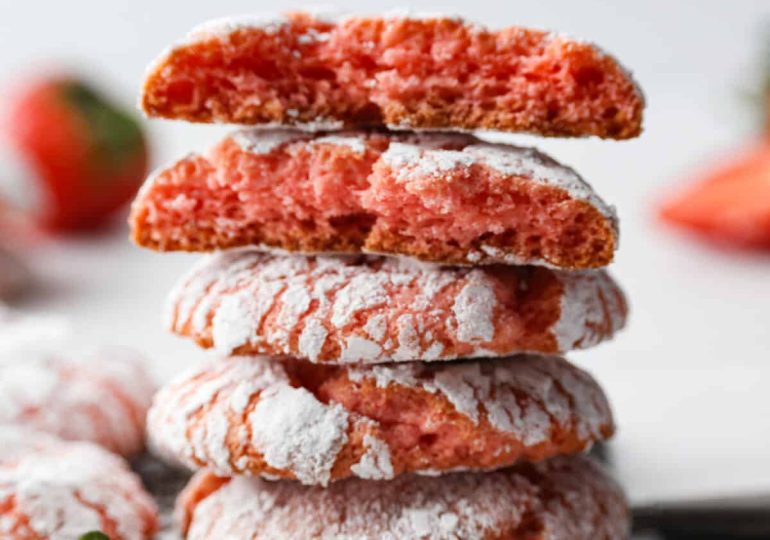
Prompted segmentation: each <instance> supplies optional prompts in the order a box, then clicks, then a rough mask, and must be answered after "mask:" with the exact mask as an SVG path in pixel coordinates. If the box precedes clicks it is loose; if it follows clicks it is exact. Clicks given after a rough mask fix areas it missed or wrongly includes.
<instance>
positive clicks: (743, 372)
mask: <svg viewBox="0 0 770 540" xmlns="http://www.w3.org/2000/svg"><path fill="white" fill-rule="evenodd" d="M260 4H262V6H264V7H260ZM341 4H342V5H343V6H344V5H346V4H347V5H349V6H353V7H354V8H355V9H358V10H362V9H371V10H375V9H377V8H378V7H379V8H380V9H382V8H383V7H386V6H389V4H388V3H387V2H384V1H383V2H377V1H365V2H355V3H354V2H341ZM445 4H446V3H445ZM179 5H180V4H178V3H176V2H169V3H161V2H152V3H151V2H149V0H134V1H131V2H129V1H124V2H95V1H85V0H82V1H81V0H78V1H75V0H71V1H69V2H66V3H55V4H54V3H43V2H39V1H27V2H23V3H22V2H14V3H10V2H2V1H0V36H2V37H0V41H2V42H3V43H4V44H6V40H8V42H7V43H14V47H13V48H12V52H9V48H8V47H4V49H6V50H5V52H3V53H2V56H0V79H2V78H5V79H6V80H7V78H8V77H10V76H12V75H13V74H14V73H15V72H16V71H17V70H18V69H19V68H24V67H26V66H27V64H28V62H29V61H31V60H34V59H37V58H41V57H49V56H53V57H58V58H80V59H81V61H82V62H83V65H84V66H87V67H86V71H92V72H94V73H98V74H99V78H101V79H102V80H103V81H104V83H105V84H108V85H110V86H111V87H112V88H114V89H117V91H116V92H115V94H116V95H117V96H118V97H123V98H125V99H126V100H132V99H134V94H135V93H136V87H137V85H138V81H139V80H140V78H141V74H142V71H143V66H144V64H145V63H146V62H147V61H149V60H150V59H151V58H152V57H153V55H154V54H156V53H157V52H159V51H160V50H161V49H162V48H163V47H164V46H165V45H166V44H167V43H168V42H170V41H171V40H173V39H175V38H177V37H179V36H180V35H181V34H182V32H183V31H184V30H185V29H187V28H188V27H189V26H190V25H191V24H193V23H195V22H199V21H200V20H203V19H205V18H207V17H209V16H213V15H222V14H229V13H240V12H248V11H254V10H255V9H269V8H270V7H271V6H270V5H269V4H267V3H265V2H262V3H260V2H259V1H256V2H255V1H251V2H247V1H245V0H244V1H237V2H227V1H220V2H217V3H210V2H206V3H202V2H201V3H195V2H193V3H188V4H185V5H186V11H184V12H180V11H179ZM411 5H415V6H417V7H419V8H421V9H424V10H433V11H435V10H436V9H437V5H436V4H434V3H429V2H419V3H415V2H413V3H412V4H411ZM449 5H450V8H453V9H450V11H455V12H464V13H468V12H469V9H470V8H469V7H468V6H467V5H465V6H464V4H463V3H460V2H456V3H454V5H452V4H451V3H450V4H449ZM499 5H500V3H497V2H492V1H491V0H489V1H488V0H483V1H481V0H477V1H476V2H474V4H473V9H472V10H471V11H470V13H469V15H470V16H472V17H474V18H475V19H477V20H480V21H494V22H495V24H496V25H503V24H514V23H522V24H531V25H535V26H541V27H552V28H556V29H560V30H563V31H566V32H568V33H570V34H575V35H580V36H589V37H591V38H592V39H594V40H596V41H598V42H600V43H602V44H603V45H605V46H606V47H607V48H608V49H609V50H611V51H613V52H614V53H616V54H617V55H618V56H620V57H622V58H623V60H624V62H625V63H626V64H628V65H629V66H631V67H633V68H634V71H635V73H636V74H637V76H638V78H639V80H640V81H641V83H642V86H643V87H644V89H645V91H646V93H647V96H648V98H649V108H648V112H647V116H646V120H645V124H646V131H645V133H644V135H643V137H642V138H640V139H638V140H636V141H631V142H624V143H612V142H601V141H596V140H585V141H584V140H580V141H555V140H548V141H544V142H540V141H537V144H539V145H540V146H541V147H542V148H544V149H545V150H547V151H549V152H550V153H551V154H552V155H554V156H555V157H556V158H557V159H559V160H561V161H563V162H565V163H568V164H571V165H573V166H574V167H575V168H576V169H578V170H579V171H580V172H581V173H582V174H583V175H584V176H585V178H586V179H588V180H589V181H590V182H591V183H592V184H593V185H594V186H595V187H596V189H597V190H598V191H599V192H600V194H602V195H603V196H604V197H605V198H606V199H607V200H608V201H610V202H612V203H614V204H615V205H617V207H618V211H619V213H620V216H621V230H622V242H621V249H620V252H619V255H618V258H617V262H616V263H615V264H614V265H613V268H612V271H613V273H614V275H615V276H616V277H617V278H618V279H619V281H620V282H621V283H622V284H623V285H624V287H625V289H626V291H627V293H628V295H629V297H630V299H631V304H632V309H633V311H632V317H631V320H630V324H629V327H628V329H627V330H626V331H625V332H624V333H623V334H622V335H620V336H619V337H618V339H616V340H615V341H613V342H612V343H609V344H606V345H603V346H601V347H598V348H596V349H595V350H591V351H587V352H582V353H578V354H574V355H571V358H572V359H573V360H575V361H576V362H578V363H579V364H580V365H582V366H584V367H586V368H588V369H589V370H591V371H592V372H593V373H594V374H595V375H596V376H597V378H598V379H599V380H600V381H601V382H602V383H603V384H604V385H605V386H606V389H607V392H608V393H609V395H610V398H611V400H612V402H613V404H614V408H615V412H616V416H617V420H618V423H619V426H620V431H619V433H618V436H617V438H616V439H615V440H614V442H613V443H612V445H611V450H612V459H613V461H614V464H615V467H616V471H617V474H618V476H619V478H620V480H621V481H622V482H623V483H624V485H625V486H626V488H627V490H628V492H629V495H630V497H631V499H632V501H633V502H634V503H637V504H643V503H647V502H656V501H657V502H659V501H676V500H683V499H686V498H689V497H693V496H696V497H712V496H714V497H716V496H731V495H747V494H768V493H770V458H768V449H770V393H768V390H767V387H766V384H767V381H768V380H770V365H769V364H770V359H769V358H768V350H769V349H770V332H768V324H767V316H766V315H765V313H766V310H767V305H768V303H770V279H769V278H770V256H759V255H746V254H739V253H726V252H724V251H719V250H714V249H711V248H709V247H706V246H703V245H701V244H698V243H693V242H690V241H688V240H687V239H685V238H684V237H682V236H679V235H677V234H670V232H669V231H667V230H665V229H662V228H660V227H659V226H658V225H657V224H656V223H655V220H654V215H653V212H652V207H651V205H652V203H653V202H654V201H655V199H656V198H657V197H659V196H660V194H661V193H665V192H666V190H667V189H669V187H670V186H673V185H675V184H676V183H677V182H678V181H680V180H681V178H682V176H683V175H684V174H685V173H686V172H688V171H691V170H692V167H693V166H695V167H697V166H699V165H702V164H703V163H705V162H706V160H709V159H713V158H714V157H715V156H717V155H719V153H720V152H724V151H725V150H727V149H729V147H730V145H737V144H739V142H740V141H741V140H742V137H745V133H746V132H747V130H746V126H747V124H746V120H747V119H748V118H749V116H748V114H746V113H747V111H748V110H749V109H748V107H747V106H745V105H746V104H745V102H744V101H743V100H742V96H741V91H742V89H747V88H750V87H751V85H752V83H754V82H756V80H757V74H756V72H755V71H753V70H752V69H751V68H752V66H753V64H752V60H753V53H755V52H756V49H757V45H758V40H759V36H760V35H761V34H760V32H759V30H761V26H760V24H759V21H760V20H761V19H762V17H763V16H764V17H765V20H767V19H768V18H770V17H768V15H770V4H768V3H766V2H749V1H741V2H719V1H711V2H694V1H691V2H670V1H665V2H664V1H660V0H656V1H649V2H642V3H635V4H634V5H633V6H632V5H631V4H630V3H622V4H621V3H618V2H610V1H599V0H596V1H590V2H569V1H566V0H565V1H560V2H536V3H533V2H531V3H528V4H526V5H524V4H522V5H519V3H517V4H516V6H515V7H514V6H513V5H510V6H509V7H507V8H504V9H502V8H499V7H498V6H499ZM172 6H174V7H173V8H172ZM43 10H45V14H46V17H40V13H41V12H42V11H43ZM63 22H66V24H63ZM31 27H34V28H35V30H36V31H35V32H30V31H29V28H31ZM150 129H151V131H152V134H153V136H154V142H155V148H156V158H157V162H158V163H162V162H165V161H168V160H170V159H173V158H174V157H176V156H179V155H181V154H182V153H184V152H186V151H188V150H190V149H193V148H201V147H202V146H204V145H205V144H207V143H210V142H212V141H213V140H215V139H216V136H217V134H219V133H221V131H222V130H221V129H220V128H206V127H200V126H194V127H188V126H185V125H183V124H179V123H172V122H166V123H163V122H153V123H151V124H150ZM512 140H514V141H518V142H523V143H525V144H534V143H535V141H534V139H532V138H527V137H517V138H513V139H512ZM125 237H126V234H125V231H123V230H118V231H116V232H115V233H114V234H111V235H103V236H100V237H97V238H88V239H85V238H78V239H72V240H67V241H62V242H58V243H50V244H46V245H43V246H39V247H38V248H36V249H35V250H34V251H33V252H32V253H30V262H31V263H32V264H33V266H34V267H35V269H36V270H37V272H38V273H39V274H40V276H41V278H42V280H43V282H44V283H45V285H46V288H45V291H46V293H47V294H44V295H38V296H37V297H36V298H34V299H32V300H31V301H29V302H28V303H27V307H28V308H29V309H31V310H34V311H50V310H53V311H56V312H60V313H66V314H67V315H68V316H70V317H71V318H72V320H73V323H74V325H75V328H76V330H77V332H78V334H79V335H81V336H82V337H83V339H84V340H89V341H90V340H95V341H101V342H108V343H115V344H122V345H132V346H135V347H138V348H141V349H143V350H146V351H147V352H148V354H149V355H150V357H151V358H152V362H151V365H152V369H153V371H154V373H156V374H157V376H158V377H159V379H164V378H166V377H168V376H170V375H171V374H173V373H175V372H177V371H178V370H179V369H181V368H182V367H183V366H186V365H189V364H191V363H193V362H197V361H199V360H200V359H201V358H202V357H203V353H201V352H200V351H198V350H197V349H196V348H195V347H194V346H193V345H192V344H191V343H188V342H186V341H183V340H180V339H177V338H174V337H172V336H169V335H167V334H166V333H165V332H164V331H163V329H162V327H161V322H160V321H161V308H162V304H163V299H164V296H165V294H166V292H167V291H168V290H169V288H170V287H171V285H172V283H173V282H174V280H175V278H176V277H178V276H179V274H180V273H181V272H183V271H184V270H185V269H186V268H187V267H188V266H189V265H190V263H191V261H193V260H195V256H190V255H181V254H174V255H158V254H154V253H150V252H145V251H142V250H139V249H137V248H134V247H133V246H131V245H130V244H128V242H127V241H126V240H125Z"/></svg>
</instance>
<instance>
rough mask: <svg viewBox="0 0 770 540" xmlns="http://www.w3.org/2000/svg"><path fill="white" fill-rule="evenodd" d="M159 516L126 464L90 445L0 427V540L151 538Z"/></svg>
mask: <svg viewBox="0 0 770 540" xmlns="http://www.w3.org/2000/svg"><path fill="white" fill-rule="evenodd" d="M157 524H158V516H157V510H156V508H155V504H154V503H153V501H152V498H151V497H150V496H149V495H148V494H147V493H146V492H145V490H144V488H143V487H142V484H141V482H140V481H139V478H138V477H136V476H135V475H134V474H133V473H132V472H131V471H130V470H129V468H128V466H127V465H126V463H124V462H123V460H121V459H120V458H118V457H116V456H114V455H112V454H110V453H109V452H107V451H106V450H104V449H102V448H100V447H98V446H96V445H93V444H90V443H84V442H67V441H63V440H61V439H57V438H56V437H53V436H51V435H47V434H44V433H42V432H37V431H32V430H28V429H25V428H22V427H18V426H9V425H0V538H7V539H13V540H47V539H51V540H65V539H66V540H69V539H75V538H78V537H79V536H80V535H82V534H84V533H86V532H90V531H102V532H104V533H105V534H107V536H109V538H110V539H111V540H149V539H150V538H152V536H153V534H154V533H155V531H156V529H157Z"/></svg>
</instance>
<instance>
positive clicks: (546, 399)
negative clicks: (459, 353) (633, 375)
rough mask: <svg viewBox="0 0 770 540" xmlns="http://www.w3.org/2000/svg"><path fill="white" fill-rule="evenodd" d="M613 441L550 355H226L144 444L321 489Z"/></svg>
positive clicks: (603, 409)
mask: <svg viewBox="0 0 770 540" xmlns="http://www.w3.org/2000/svg"><path fill="white" fill-rule="evenodd" d="M613 431H614V426H613V420H612V414H611V411H610V408H609V405H608V403H607V399H606V397H605V396H604V393H603V392H602V390H601V388H600V387H599V386H598V385H597V383H596V381H594V380H593V379H592V378H591V377H590V376H589V375H588V374H587V373H585V372H583V371H581V370H579V369H578V368H576V367H574V366H572V365H570V364H569V363H568V362H567V361H566V360H563V359H561V358H557V357H537V356H519V357H512V358H503V359H487V360H478V361H465V362H451V363H439V364H425V363H421V362H411V363H408V364H399V365H392V364H391V365H382V366H372V367H351V366H320V365H317V364H310V363H307V362H301V361H297V360H290V359H283V360H278V359H270V358H267V357H234V358H230V359H223V360H221V361H219V362H217V363H214V364H211V365H207V366H204V367H202V368H199V369H196V370H193V371H192V372H190V373H187V374H185V375H183V376H181V377H179V378H178V379H176V380H175V381H173V382H172V383H170V384H169V385H167V386H166V387H165V388H163V389H162V390H161V391H160V392H159V393H158V394H157V396H156V398H155V401H154V403H153V407H152V408H151V409H150V413H149V416H148V432H149V436H150V441H151V444H152V446H153V447H154V448H155V449H156V450H158V451H160V453H161V454H163V455H164V456H167V457H169V458H171V459H174V460H178V461H181V462H182V463H184V464H186V465H188V466H189V467H191V468H194V469H195V468H209V469H212V470H213V471H215V472H216V473H218V474H220V475H224V476H230V475H238V474H246V475H254V476H263V477H266V478H295V479H297V480H299V481H300V482H302V483H304V484H315V485H326V484H328V483H329V482H330V481H332V480H338V479H342V478H347V477H351V476H357V477H359V478H367V479H388V478H393V477H394V476H396V475H399V474H401V473H404V472H413V471H418V472H422V473H425V474H440V473H442V472H447V471H452V470H457V469H463V470H464V469H474V470H488V469H496V468H500V467H506V466H509V465H512V464H513V463H516V462H518V461H522V460H523V461H540V460H543V459H546V458H550V457H553V456H557V455H562V454H573V453H577V452H581V451H583V450H585V449H587V448H589V447H590V446H591V445H592V444H593V443H594V442H595V441H599V440H603V439H606V438H608V437H610V436H611V435H612V433H613Z"/></svg>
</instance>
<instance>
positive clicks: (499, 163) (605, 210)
mask: <svg viewBox="0 0 770 540" xmlns="http://www.w3.org/2000/svg"><path fill="white" fill-rule="evenodd" d="M423 136H424V137H429V135H427V134H425V135H423ZM382 160H383V161H384V162H385V163H387V164H388V165H389V166H390V167H392V168H393V169H394V170H396V177H397V178H398V179H399V180H400V181H403V182H409V181H414V180H415V179H421V178H424V177H425V176H428V177H435V178H441V177H442V176H443V175H445V174H446V173H448V172H450V171H452V170H455V169H458V168H468V167H471V166H473V165H477V166H478V165H483V166H486V167H489V168H491V169H494V170H495V171H497V172H499V173H501V174H504V175H506V176H519V177H524V178H531V179H532V180H533V181H535V182H542V183H544V184H548V185H550V186H553V187H556V188H558V189H562V190H564V191H566V192H567V193H569V194H570V195H571V196H572V197H574V198H576V199H580V200H584V201H586V202H588V203H589V204H591V205H592V206H594V207H595V208H596V209H598V210H599V212H601V213H602V214H603V215H604V216H605V217H607V218H608V219H609V220H611V221H612V222H613V226H614V227H615V230H616V231H617V228H618V226H617V215H616V214H615V210H614V208H612V207H611V206H609V205H607V204H606V203H605V202H604V201H603V200H602V199H601V198H599V197H598V196H597V195H596V193H595V192H594V191H593V189H591V187H590V186H589V185H588V184H587V183H586V182H585V181H584V180H583V179H582V178H581V177H580V176H579V175H578V174H577V173H576V172H575V171H574V170H572V169H571V168H569V167H566V166H564V165H561V164H560V163H557V162H556V161H555V160H553V159H552V158H550V157H549V156H547V155H545V154H543V153H542V152H539V151H538V150H537V149H535V148H525V147H518V146H513V145H504V144H492V143H477V144H472V145H469V146H466V147H465V148H463V149H462V150H446V149H441V148H438V149H435V148H430V147H429V146H425V145H422V144H417V145H415V144H405V143H393V144H391V145H390V146H389V147H388V149H387V150H386V151H385V152H384V153H383V154H382Z"/></svg>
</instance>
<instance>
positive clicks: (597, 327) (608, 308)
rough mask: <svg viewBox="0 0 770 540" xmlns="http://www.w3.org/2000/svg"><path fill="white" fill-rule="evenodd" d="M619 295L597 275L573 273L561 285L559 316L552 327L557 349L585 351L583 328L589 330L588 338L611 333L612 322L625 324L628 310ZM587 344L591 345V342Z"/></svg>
mask: <svg viewBox="0 0 770 540" xmlns="http://www.w3.org/2000/svg"><path fill="white" fill-rule="evenodd" d="M621 294H622V293H620V292H619V290H618V289H617V287H613V286H612V285H611V282H608V281H607V280H605V279H602V277H601V276H599V275H598V274H597V273H596V272H591V271H578V272H572V273H571V274H570V279H568V280H565V281H564V294H563V296H562V298H561V314H560V316H559V321H558V322H557V323H556V325H555V326H554V334H555V335H556V340H557V342H558V344H559V349H560V350H570V349H579V348H584V347H585V346H586V345H585V344H584V341H583V340H585V339H586V328H590V329H591V331H590V332H589V333H588V335H589V336H591V335H593V336H596V335H601V334H603V333H604V332H607V331H610V332H612V331H613V328H612V325H613V323H612V321H618V320H625V314H626V312H627V309H628V307H627V305H626V301H625V299H624V298H623V297H622V296H621ZM575 321H580V324H579V325H576V324H575ZM589 341H590V342H591V343H594V340H592V339H591V338H589Z"/></svg>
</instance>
